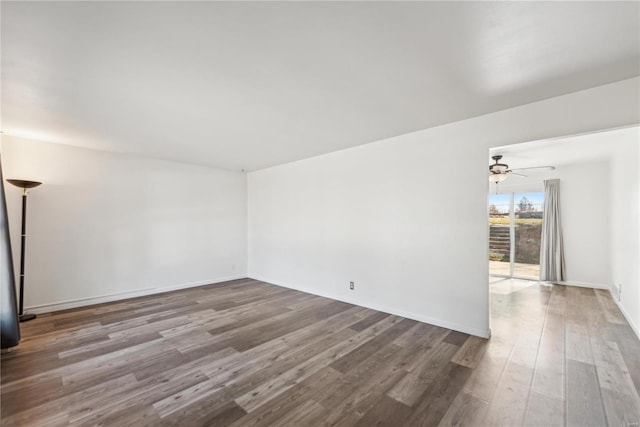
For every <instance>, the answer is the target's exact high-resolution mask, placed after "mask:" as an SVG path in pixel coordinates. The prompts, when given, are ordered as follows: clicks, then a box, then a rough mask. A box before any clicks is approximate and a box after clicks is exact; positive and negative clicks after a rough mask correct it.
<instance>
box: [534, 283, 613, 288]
mask: <svg viewBox="0 0 640 427" xmlns="http://www.w3.org/2000/svg"><path fill="white" fill-rule="evenodd" d="M541 282H542V283H551V284H554V285H566V286H577V287H579V288H592V289H607V290H609V289H611V287H610V286H609V285H603V284H601V283H588V282H544V281H541Z"/></svg>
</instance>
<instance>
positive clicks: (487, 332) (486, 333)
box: [249, 275, 491, 338]
mask: <svg viewBox="0 0 640 427" xmlns="http://www.w3.org/2000/svg"><path fill="white" fill-rule="evenodd" d="M249 278H251V279H254V280H260V281H261V282H267V283H270V284H273V285H276V286H282V287H284V288H289V289H295V290H296V291H300V292H305V293H308V294H312V295H318V296H320V297H324V298H329V299H332V300H336V301H342V302H346V303H349V304H353V305H357V306H359V307H365V308H370V309H372V310H376V311H381V312H383V313H389V314H393V315H395V316H401V317H405V318H407V319H412V320H417V321H418V322H422V323H428V324H430V325H435V326H440V327H442V328H446V329H452V330H454V331H458V332H464V333H465V334H470V335H475V336H478V337H481V338H490V337H491V329H478V328H472V327H468V326H464V325H458V324H457V323H453V322H449V321H446V320H441V319H434V318H433V317H428V316H424V315H422V314H416V313H411V312H408V311H404V310H401V309H398V308H393V307H387V306H381V305H379V304H376V303H371V302H362V301H360V300H356V299H353V298H344V297H340V296H335V295H330V294H327V293H324V292H318V291H316V290H315V289H314V290H309V289H305V288H301V287H298V286H292V285H289V284H287V283H283V282H281V281H278V280H273V279H270V278H265V277H260V276H253V275H249Z"/></svg>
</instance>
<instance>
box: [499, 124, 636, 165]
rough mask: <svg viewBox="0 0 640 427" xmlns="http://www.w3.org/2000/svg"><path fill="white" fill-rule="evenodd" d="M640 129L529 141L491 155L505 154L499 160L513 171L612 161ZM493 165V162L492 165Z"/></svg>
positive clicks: (507, 147) (623, 129) (634, 127)
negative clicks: (619, 146)
mask: <svg viewBox="0 0 640 427" xmlns="http://www.w3.org/2000/svg"><path fill="white" fill-rule="evenodd" d="M639 131H640V127H638V126H631V127H626V128H621V129H614V130H608V131H603V132H594V133H589V134H585V135H576V136H570V137H566V138H557V139H548V140H544V141H533V142H526V143H523V144H514V145H508V146H505V147H498V148H494V149H492V150H491V151H490V155H491V156H493V155H496V154H502V155H503V156H504V157H503V158H502V160H501V161H500V162H501V163H506V164H508V165H509V167H510V168H516V169H517V168H527V167H536V166H556V167H562V166H568V165H575V164H581V163H596V162H606V161H609V160H610V159H611V157H612V156H613V154H614V152H615V151H616V150H617V148H618V145H619V144H622V143H627V142H629V141H635V142H637V143H639V144H640V140H639V139H638V135H639ZM491 163H493V160H491V161H490V162H489V164H491ZM523 173H524V174H525V175H535V174H544V173H547V172H545V171H527V172H523Z"/></svg>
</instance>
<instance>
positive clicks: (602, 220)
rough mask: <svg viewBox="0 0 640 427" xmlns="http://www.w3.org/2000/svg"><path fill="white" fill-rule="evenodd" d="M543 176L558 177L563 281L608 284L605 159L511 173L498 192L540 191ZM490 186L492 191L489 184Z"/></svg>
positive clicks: (607, 173) (607, 176) (607, 186)
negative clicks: (543, 170)
mask: <svg viewBox="0 0 640 427" xmlns="http://www.w3.org/2000/svg"><path fill="white" fill-rule="evenodd" d="M545 162H546V163H553V162H552V161H549V159H546V160H544V161H543V163H545ZM541 164H542V163H541ZM545 179H560V181H561V182H560V201H561V207H562V227H563V240H564V246H565V262H566V267H567V277H566V282H567V283H574V284H583V285H595V286H598V287H607V288H608V287H610V283H611V270H610V261H609V252H610V251H609V233H610V222H611V221H610V219H609V217H610V209H609V193H610V192H611V191H610V183H609V161H608V160H607V161H602V162H594V163H577V164H573V165H563V166H558V167H557V168H556V170H555V171H550V172H546V173H540V174H535V175H534V174H532V175H530V176H529V177H527V178H519V177H516V176H512V177H509V178H508V179H507V180H506V181H504V182H503V183H501V184H499V185H498V189H499V193H510V192H533V191H538V192H544V184H543V181H544V180H545ZM491 188H492V192H494V193H495V186H494V185H493V184H492V185H491ZM516 202H517V200H516Z"/></svg>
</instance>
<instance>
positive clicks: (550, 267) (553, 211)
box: [540, 179, 565, 282]
mask: <svg viewBox="0 0 640 427" xmlns="http://www.w3.org/2000/svg"><path fill="white" fill-rule="evenodd" d="M564 279H565V266H564V247H563V244H562V222H561V220H560V180H559V179H550V180H547V181H545V182H544V208H543V214H542V239H541V242H540V280H542V281H545V282H562V281H564Z"/></svg>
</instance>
